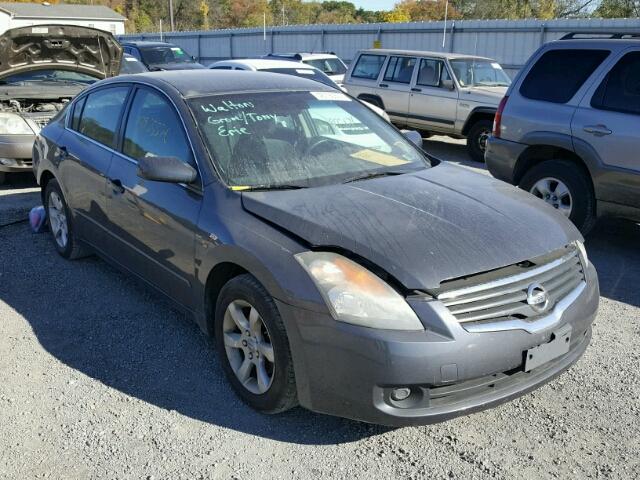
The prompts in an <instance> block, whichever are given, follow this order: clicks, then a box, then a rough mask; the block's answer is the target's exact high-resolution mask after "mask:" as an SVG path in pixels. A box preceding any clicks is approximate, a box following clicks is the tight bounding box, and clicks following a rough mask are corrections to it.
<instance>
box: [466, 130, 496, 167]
mask: <svg viewBox="0 0 640 480" xmlns="http://www.w3.org/2000/svg"><path fill="white" fill-rule="evenodd" d="M492 128H493V121H492V120H489V119H484V120H478V121H477V122H476V123H474V124H473V126H472V127H471V129H470V130H469V134H468V135H467V152H469V156H470V157H471V158H472V159H473V160H475V161H476V162H484V152H485V150H486V149H487V140H488V139H489V136H490V135H491V129H492Z"/></svg>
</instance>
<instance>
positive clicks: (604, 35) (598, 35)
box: [560, 31, 640, 40]
mask: <svg viewBox="0 0 640 480" xmlns="http://www.w3.org/2000/svg"><path fill="white" fill-rule="evenodd" d="M636 38H637V39H640V32H598V31H595V32H594V31H584V32H571V33H567V34H566V35H564V36H563V37H562V38H560V40H597V39H601V40H602V39H604V40H614V39H615V40H629V39H636Z"/></svg>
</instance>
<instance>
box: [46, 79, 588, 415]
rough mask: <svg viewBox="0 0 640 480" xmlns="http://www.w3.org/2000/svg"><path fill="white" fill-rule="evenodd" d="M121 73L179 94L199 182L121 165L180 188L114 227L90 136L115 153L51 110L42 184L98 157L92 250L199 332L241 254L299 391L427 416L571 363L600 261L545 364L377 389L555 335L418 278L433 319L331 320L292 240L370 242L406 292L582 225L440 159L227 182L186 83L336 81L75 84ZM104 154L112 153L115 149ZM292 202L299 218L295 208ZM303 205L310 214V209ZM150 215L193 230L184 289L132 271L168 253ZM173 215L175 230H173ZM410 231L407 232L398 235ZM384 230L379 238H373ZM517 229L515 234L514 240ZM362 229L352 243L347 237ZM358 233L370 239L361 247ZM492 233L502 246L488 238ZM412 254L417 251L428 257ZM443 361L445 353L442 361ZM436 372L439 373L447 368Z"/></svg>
mask: <svg viewBox="0 0 640 480" xmlns="http://www.w3.org/2000/svg"><path fill="white" fill-rule="evenodd" d="M118 84H120V85H132V86H144V87H145V88H153V89H155V90H157V91H160V92H162V93H163V94H164V95H166V97H167V98H168V99H170V100H171V102H173V103H174V105H175V107H176V110H177V111H178V112H179V114H180V116H181V117H182V118H183V120H184V126H185V129H186V131H187V134H188V135H189V137H190V138H191V140H192V142H193V145H192V146H193V150H194V155H195V157H196V158H197V159H198V166H199V170H200V179H201V182H200V186H199V187H197V188H194V187H190V186H185V185H178V184H163V185H161V186H160V185H159V184H156V183H154V182H147V181H143V180H141V179H136V178H134V177H133V176H128V177H124V178H128V180H127V182H131V183H130V184H128V185H127V188H128V190H129V194H132V193H133V187H134V186H136V185H144V187H145V188H146V189H153V190H155V189H158V192H160V191H161V190H162V189H169V190H171V191H172V192H173V195H174V197H173V198H177V201H176V202H173V203H171V202H164V203H163V204H162V205H160V204H156V205H152V204H148V203H144V202H140V203H137V204H136V207H137V208H136V209H132V210H130V213H129V215H130V218H128V219H126V222H124V223H120V225H119V227H120V228H119V229H114V228H111V226H110V222H113V221H114V217H113V213H114V212H112V211H110V210H109V202H106V203H104V202H103V203H101V202H95V201H91V200H97V198H98V196H97V195H96V191H99V190H100V189H101V188H102V189H104V190H103V191H104V192H107V193H106V195H107V196H108V195H110V193H108V192H109V188H110V187H109V180H108V179H107V175H106V172H107V169H108V168H109V167H108V166H102V167H100V165H99V164H95V163H88V162H93V159H95V156H94V155H92V152H93V153H95V151H96V148H98V149H102V151H103V152H104V153H105V155H106V154H108V153H110V154H112V155H115V154H117V155H120V154H119V153H118V152H117V151H115V150H111V151H110V152H109V150H105V149H104V148H102V147H100V146H99V145H97V144H95V143H94V144H93V145H89V144H88V145H87V150H86V151H85V153H83V154H81V155H78V156H76V157H71V156H63V155H60V147H61V146H66V145H65V144H64V143H63V140H64V139H65V138H67V137H65V135H71V137H69V138H72V137H73V136H75V135H76V134H75V133H74V132H72V131H70V130H68V129H67V128H66V124H65V121H64V119H63V118H61V119H59V120H58V121H56V122H52V123H50V124H49V125H48V126H47V127H46V128H45V129H44V130H43V131H42V133H41V135H39V136H38V139H37V141H36V144H35V147H34V160H35V164H36V170H37V179H38V182H39V183H40V185H41V186H43V187H44V186H45V185H46V182H47V181H48V180H49V179H50V178H54V177H55V178H57V179H58V181H59V183H60V185H61V187H62V190H63V193H64V195H65V198H69V197H67V195H69V194H70V192H69V189H68V187H67V185H68V183H69V178H68V176H67V175H68V172H72V171H74V170H76V171H78V170H80V169H91V171H92V172H93V173H92V178H94V181H96V182H98V184H97V185H100V182H102V183H101V185H102V187H99V186H98V187H97V188H96V186H88V187H87V188H86V191H85V192H84V196H85V197H86V198H87V199H88V200H90V201H89V202H86V203H84V204H82V203H78V202H75V201H74V200H71V202H70V206H71V209H72V216H73V219H74V221H76V222H77V221H78V220H79V219H80V218H85V219H88V221H89V222H91V223H88V225H89V224H93V229H94V232H97V233H96V235H97V236H98V237H103V241H104V239H106V241H108V242H113V243H114V247H113V248H112V250H111V252H110V254H107V253H105V250H103V249H100V250H99V253H100V254H102V255H103V256H104V257H106V258H107V259H109V260H111V261H113V262H114V263H116V264H117V265H119V266H120V267H122V268H124V269H127V270H129V271H131V272H132V273H133V274H134V275H137V276H138V277H139V278H141V279H142V280H144V281H145V282H147V283H149V284H151V285H152V286H154V287H155V288H157V289H158V290H160V291H161V292H163V293H165V294H166V295H167V296H168V297H170V298H172V299H173V300H174V301H176V302H177V303H178V304H179V305H180V306H181V307H182V308H184V309H185V310H186V311H188V312H190V313H191V314H193V316H194V317H195V319H196V320H197V322H198V323H199V325H200V327H201V328H202V329H203V330H204V331H206V332H208V333H211V327H212V311H213V307H214V305H215V294H216V292H217V291H218V290H219V288H220V286H221V284H220V282H221V281H224V280H225V279H226V278H227V277H226V276H225V275H227V273H228V272H229V269H230V268H232V269H237V268H242V269H244V270H246V271H248V272H250V273H251V274H252V275H254V276H255V277H256V278H257V279H258V280H259V281H260V282H261V283H262V284H263V285H264V286H265V288H266V289H267V291H268V292H269V293H270V295H272V296H273V297H274V298H275V299H276V302H277V305H278V309H279V311H280V313H281V315H282V317H283V321H284V322H285V327H286V329H287V335H288V337H289V344H290V347H291V353H292V357H293V360H294V368H295V372H296V379H297V388H298V396H299V400H300V403H301V404H302V405H303V406H305V407H307V408H311V409H313V410H317V411H322V412H326V413H331V414H335V415H340V416H346V417H350V418H356V419H359V420H363V421H369V422H376V423H384V424H389V425H405V424H409V423H431V422H434V421H438V420H443V419H446V418H450V417H452V416H455V415H461V414H464V413H468V412H470V411H475V410H478V409H482V408H487V407H488V406H491V405H494V404H496V403H500V402H502V401H505V400H507V399H509V398H513V397H514V396H517V395H520V394H522V393H524V392H526V391H528V390H530V389H532V388H535V387H536V386H538V385H540V384H542V383H545V382H546V381H548V380H549V379H550V378H552V377H553V376H554V375H557V374H558V373H560V372H561V371H563V370H565V369H566V368H568V367H569V365H570V364H571V363H573V361H575V360H576V359H577V358H578V357H579V356H580V355H581V354H582V352H583V350H584V348H585V347H586V344H587V343H588V337H589V332H590V327H589V326H590V324H591V322H592V321H593V318H594V316H595V311H596V309H597V304H598V282H597V277H596V274H595V270H594V269H593V267H590V268H589V269H588V272H587V277H588V278H587V288H585V290H584V291H583V292H582V293H581V295H580V297H579V299H578V300H577V301H576V302H575V303H574V304H572V305H571V306H570V307H569V308H568V309H567V311H565V313H564V315H563V317H562V319H561V321H560V322H559V323H558V324H557V325H554V329H555V328H557V327H560V326H562V325H567V324H570V325H571V326H572V328H573V331H574V332H575V336H574V337H573V338H574V341H573V343H572V349H571V351H570V354H567V356H565V357H562V359H561V360H560V361H559V362H558V363H555V364H553V365H552V367H553V368H551V370H549V371H548V372H547V373H545V374H537V375H530V376H526V377H525V379H524V380H522V381H520V382H519V383H517V384H516V385H511V386H510V387H509V388H508V389H503V390H500V389H497V390H496V392H495V393H492V394H490V395H485V396H475V397H473V398H471V399H470V400H468V401H466V402H458V403H455V404H452V405H449V406H448V408H445V409H439V410H438V409H432V408H424V406H422V407H420V408H417V409H413V410H412V409H409V410H402V411H401V410H399V409H397V408H394V407H393V406H392V405H390V404H389V403H388V402H386V400H385V398H386V397H385V395H387V393H385V392H388V388H387V387H389V386H390V385H394V384H396V385H397V384H405V383H406V382H411V383H413V384H419V385H425V386H427V385H437V384H441V383H442V382H443V381H444V380H446V382H451V381H452V380H451V379H452V378H453V376H452V375H451V373H450V372H451V371H452V368H451V365H453V364H455V365H456V368H455V372H456V373H455V378H454V379H453V381H454V382H458V381H464V380H468V379H472V378H477V376H478V375H485V374H492V373H496V372H502V371H505V370H507V369H509V368H512V367H514V366H516V365H518V364H519V363H521V362H522V352H523V351H524V350H526V349H528V348H531V347H533V346H536V345H539V344H541V343H544V342H546V341H548V340H549V339H550V338H551V335H552V334H553V331H554V330H553V329H547V330H545V331H543V332H539V333H535V334H532V333H528V332H525V331H523V330H514V331H509V332H493V333H470V332H467V331H466V330H464V328H462V326H461V325H460V324H459V323H458V322H457V321H456V320H455V319H454V318H453V317H452V315H451V314H448V313H447V312H446V311H444V310H443V308H444V307H442V305H441V304H440V303H439V302H434V301H432V299H431V297H430V296H428V295H426V294H418V295H415V292H413V293H412V292H403V293H405V295H406V294H410V295H409V297H408V302H409V303H410V305H411V306H412V308H413V309H414V311H416V312H417V314H418V316H419V317H420V319H421V321H422V322H423V323H424V324H425V325H428V326H429V328H427V329H425V330H424V331H420V332H393V331H383V330H376V329H370V328H365V327H356V326H353V325H348V324H344V323H341V322H336V321H335V320H333V318H332V317H331V316H330V313H329V310H328V308H327V306H326V305H325V303H324V301H323V299H322V297H321V295H320V293H319V291H318V290H317V288H316V287H315V285H314V283H313V282H312V281H311V279H310V277H309V275H308V274H307V273H306V271H305V270H304V269H303V268H302V267H301V266H300V264H299V263H298V262H297V261H296V260H295V259H294V257H293V255H294V254H295V253H299V252H303V251H307V250H309V249H310V248H313V247H314V246H315V245H318V246H324V247H328V248H331V247H333V248H335V247H339V249H340V250H342V251H346V250H347V249H352V250H353V253H354V254H356V255H360V256H362V257H365V259H366V261H367V262H369V263H371V267H372V268H377V269H378V270H379V271H380V272H381V273H385V272H384V270H385V269H387V270H388V271H387V272H386V273H388V274H389V275H391V276H392V278H396V279H397V280H398V281H399V282H401V283H400V284H396V285H395V286H396V288H398V289H399V290H400V291H404V290H409V289H412V288H415V287H420V288H426V287H433V286H437V284H438V283H439V282H440V281H441V280H443V279H445V278H448V277H450V276H452V275H456V274H457V273H458V272H465V273H466V274H471V273H475V272H477V271H478V269H483V268H485V266H487V265H490V266H491V267H490V268H496V267H499V266H502V265H505V264H508V263H510V262H514V261H518V260H519V259H522V258H527V257H531V256H534V255H536V254H538V253H539V252H541V251H548V250H549V249H551V250H553V249H557V248H561V247H563V246H564V245H566V244H567V243H568V242H569V241H571V240H573V239H576V238H580V236H579V234H578V233H577V231H576V230H575V228H574V227H572V226H571V225H570V224H569V223H568V222H567V221H566V220H565V219H564V218H562V217H560V216H559V215H557V214H556V213H555V211H553V210H552V209H550V208H548V207H546V206H544V205H543V204H541V202H537V201H535V200H533V199H530V198H529V197H528V196H526V195H524V194H522V193H521V192H518V191H517V190H516V189H515V188H513V187H511V186H508V185H505V184H502V183H499V182H497V181H493V180H491V179H488V178H486V177H484V176H479V175H474V174H471V173H466V172H464V171H462V170H459V169H456V168H454V167H449V166H446V165H437V166H435V167H434V168H432V169H429V170H425V171H424V172H422V173H420V174H414V175H402V176H399V177H387V178H382V179H378V180H370V181H365V182H360V183H354V184H351V185H350V186H347V185H342V186H335V187H326V188H324V189H323V188H322V187H318V188H312V189H306V190H297V191H296V190H293V191H282V192H265V193H246V192H245V193H241V192H234V191H232V190H230V189H228V188H227V187H226V186H225V185H224V184H223V183H222V182H221V180H220V179H219V177H218V176H217V175H216V173H215V168H214V164H213V162H211V161H210V159H209V157H208V153H207V151H206V149H205V147H204V145H203V143H202V141H201V140H200V137H199V133H198V125H196V124H195V122H194V120H193V116H191V115H190V112H189V110H188V109H187V107H186V103H185V100H184V99H185V97H190V96H197V95H202V94H205V93H217V92H235V91H256V90H283V89H286V90H303V91H304V90H306V91H308V90H313V91H318V90H326V91H331V89H329V88H328V87H323V86H322V85H319V84H317V83H315V82H311V81H308V80H304V79H299V78H296V77H283V76H281V75H276V74H267V73H255V74H251V75H247V74H246V72H240V73H237V72H230V71H212V70H206V71H194V72H163V73H161V74H158V73H155V74H138V75H132V76H125V77H118V78H115V79H109V80H106V81H103V82H99V83H98V84H96V85H95V86H93V87H90V88H89V89H88V90H87V91H86V92H85V93H83V94H82V95H81V96H80V97H79V98H78V99H80V98H82V96H83V95H85V94H88V93H90V92H91V91H94V90H95V89H97V88H103V87H108V86H112V85H118ZM389 128H392V127H389ZM89 143H91V142H89ZM109 165H113V164H112V163H111V162H109ZM101 169H102V170H101ZM124 172H125V171H124V170H123V173H124ZM114 173H115V172H113V171H112V172H111V174H110V175H113V174H114ZM125 174H126V173H125ZM126 175H128V174H126ZM112 180H113V177H112ZM134 184H135V185H134ZM398 189H412V192H413V193H412V192H409V191H408V192H405V193H398ZM329 194H330V195H329ZM187 196H188V197H189V198H190V200H189V202H193V201H196V202H199V204H200V211H199V213H198V215H197V218H196V219H195V221H194V220H191V218H190V217H188V215H190V214H187V213H185V212H186V211H187V210H189V211H190V209H191V207H189V206H188V205H186V204H185V203H184V201H181V200H180V199H179V197H183V198H186V197H187ZM307 196H308V197H307ZM151 197H153V196H150V197H149V199H150V198H151ZM321 197H322V198H321ZM71 198H73V197H71ZM138 198H140V197H138ZM131 199H132V200H133V199H134V197H131ZM311 201H316V202H320V205H321V206H323V208H318V209H316V208H315V207H313V206H312V205H311ZM456 203H460V205H456ZM506 203H510V205H508V206H507V205H505V204H506ZM159 207H160V208H159ZM374 207H375V208H374ZM378 209H380V211H379V210H378ZM298 210H300V212H302V213H301V214H300V213H299V212H298ZM463 210H466V212H463ZM294 211H295V212H296V213H297V214H298V216H299V218H300V219H301V220H302V221H301V222H300V223H298V222H297V220H296V215H295V214H294V213H293V212H294ZM311 212H313V213H314V214H316V217H315V219H314V218H313V217H312V215H311ZM382 214H386V216H383V215H382ZM146 215H152V216H155V218H157V219H158V220H159V221H161V223H163V224H164V225H167V228H166V229H165V230H164V232H165V234H166V235H167V236H172V238H171V239H168V242H174V241H175V240H177V239H178V236H175V235H177V234H178V233H179V235H180V236H182V235H184V234H185V233H186V232H188V231H191V232H192V239H193V242H194V249H193V252H194V253H193V259H192V262H188V261H185V262H180V263H179V264H174V265H173V272H172V273H174V274H177V275H179V276H182V278H183V279H184V282H186V283H187V284H188V285H189V288H188V289H186V290H185V288H184V282H183V281H172V282H171V281H170V282H166V278H167V276H166V275H164V274H161V275H159V276H158V277H153V276H147V275H145V273H144V272H143V271H140V268H141V265H143V266H151V265H153V268H157V269H158V270H157V271H158V272H160V271H162V270H163V269H164V271H166V272H167V273H168V270H169V267H168V266H167V265H166V264H163V258H167V256H166V254H167V252H166V251H164V249H161V247H162V245H155V248H153V249H150V248H148V247H149V245H145V244H144V239H140V238H137V237H136V235H137V234H138V233H137V232H136V231H135V230H136V229H138V228H139V226H140V222H142V221H143V218H144V217H145V216H146ZM395 216H397V219H396V218H394V217H395ZM456 216H460V218H455V217H456ZM312 220H313V221H312ZM350 223H351V224H353V225H364V226H365V227H366V228H364V229H363V231H362V232H357V231H356V229H357V227H356V226H351V225H349V224H350ZM334 224H337V225H340V226H341V227H343V230H344V232H342V233H343V234H341V233H339V232H337V231H336V230H335V227H333V225H334ZM390 226H393V227H394V228H395V230H392V229H391V228H390ZM176 228H180V229H182V231H181V232H177V231H176ZM502 229H506V231H502ZM412 230H413V232H414V235H412V236H410V235H407V234H406V231H412ZM438 230H442V231H441V232H439V231H438ZM403 232H404V233H403ZM174 234H175V235H174ZM383 235H384V236H386V239H383V238H381V237H382V236H383ZM421 235H423V236H421ZM527 236H529V237H530V238H527ZM514 238H515V239H516V240H517V241H515V242H514V241H513V239H514ZM83 239H84V240H86V237H84V238H83ZM132 239H134V240H136V241H132ZM357 242H359V243H360V245H356V243H357ZM366 243H368V244H370V246H371V247H370V248H369V247H364V244H366ZM492 243H493V244H494V245H495V246H488V245H489V244H492ZM444 244H449V245H448V246H446V245H444ZM385 246H389V250H388V251H385V250H384V248H385ZM94 247H95V245H94ZM402 249H405V250H406V251H407V252H409V253H407V252H402ZM465 249H469V250H465ZM478 252H481V253H478ZM501 252H502V253H501ZM421 255H423V256H426V258H425V259H423V260H421V259H420V256H421ZM131 256H137V259H136V262H135V263H134V264H127V262H126V260H125V259H127V258H131ZM440 256H443V257H446V260H447V261H444V260H443V258H440ZM475 257H487V258H483V259H477V258H475ZM182 258H184V259H187V257H185V256H183V257H182ZM411 259H412V260H413V261H410V260H411ZM426 259H430V261H427V260H426ZM145 262H146V263H145ZM449 264H451V266H450V265H449ZM453 264H455V265H453ZM427 272H429V273H427ZM185 293H186V295H185ZM581 338H585V340H584V341H581ZM497 344H499V345H501V348H500V349H496V348H495V345H497ZM461 352H465V353H461ZM443 367H446V368H444V370H443ZM443 372H447V374H446V376H445V377H443ZM443 378H444V380H443Z"/></svg>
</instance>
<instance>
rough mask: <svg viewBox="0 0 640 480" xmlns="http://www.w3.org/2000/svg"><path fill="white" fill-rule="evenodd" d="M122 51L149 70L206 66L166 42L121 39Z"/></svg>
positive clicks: (189, 68) (186, 68)
mask: <svg viewBox="0 0 640 480" xmlns="http://www.w3.org/2000/svg"><path fill="white" fill-rule="evenodd" d="M121 44H122V46H123V48H124V52H125V53H127V54H129V55H131V56H132V57H134V58H136V59H137V60H139V61H140V62H142V63H143V64H144V66H145V67H147V69H148V70H149V71H158V70H197V69H203V68H206V67H205V66H204V65H201V64H200V63H198V62H196V60H195V58H194V57H193V56H191V55H189V54H188V53H187V52H185V51H184V50H183V49H182V47H179V46H177V45H174V44H172V43H166V42H150V41H144V40H139V41H127V40H125V41H123V42H121Z"/></svg>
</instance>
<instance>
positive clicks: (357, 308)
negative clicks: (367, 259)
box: [295, 252, 424, 330]
mask: <svg viewBox="0 0 640 480" xmlns="http://www.w3.org/2000/svg"><path fill="white" fill-rule="evenodd" d="M295 258H296V260H298V262H300V264H301V265H302V267H303V268H304V269H305V270H306V271H307V272H308V273H309V275H310V276H311V278H312V279H313V281H314V283H315V284H316V285H317V287H318V288H319V289H320V293H321V294H322V296H323V298H324V300H325V302H326V303H327V306H328V307H329V310H330V311H331V314H332V315H333V318H335V319H336V320H338V321H341V322H346V323H351V324H354V325H361V326H364V327H371V328H380V329H385V330H424V326H423V325H422V323H421V322H420V320H419V319H418V317H417V315H416V314H415V312H414V311H413V310H412V309H411V307H410V306H409V304H408V303H407V302H406V301H405V299H404V298H403V297H402V296H400V294H398V292H396V291H395V290H394V289H393V288H391V287H390V286H389V285H388V284H387V283H386V282H384V281H383V280H382V279H381V278H380V277H378V276H377V275H374V274H373V273H371V272H370V271H369V270H367V269H366V268H364V267H362V266H361V265H359V264H357V263H355V262H353V261H351V260H349V259H348V258H346V257H343V256H342V255H338V254H337V253H331V252H304V253H299V254H297V255H295Z"/></svg>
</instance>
